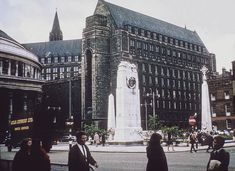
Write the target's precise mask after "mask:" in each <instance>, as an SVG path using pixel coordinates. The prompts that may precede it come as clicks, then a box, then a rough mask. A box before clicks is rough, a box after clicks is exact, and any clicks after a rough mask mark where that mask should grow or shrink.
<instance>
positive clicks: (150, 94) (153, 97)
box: [147, 88, 159, 117]
mask: <svg viewBox="0 0 235 171" xmlns="http://www.w3.org/2000/svg"><path fill="white" fill-rule="evenodd" d="M149 96H152V102H151V103H150V105H151V106H152V107H153V117H156V108H155V97H157V98H158V97H159V94H158V92H157V93H156V95H155V92H154V91H153V90H152V88H150V93H147V97H149Z"/></svg>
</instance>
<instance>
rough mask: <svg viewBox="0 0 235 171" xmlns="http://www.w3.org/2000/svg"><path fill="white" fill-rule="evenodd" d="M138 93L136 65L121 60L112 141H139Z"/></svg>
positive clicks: (140, 139) (140, 129)
mask: <svg viewBox="0 0 235 171" xmlns="http://www.w3.org/2000/svg"><path fill="white" fill-rule="evenodd" d="M141 131H142V128H141V119H140V93H139V80H138V73H137V68H136V65H134V64H131V63H129V62H126V61H122V62H121V63H120V64H119V66H118V72H117V89H116V127H115V134H114V142H117V143H128V142H141V141H142V138H141V136H140V132H141Z"/></svg>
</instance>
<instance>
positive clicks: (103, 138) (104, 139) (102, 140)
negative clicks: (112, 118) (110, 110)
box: [101, 133, 106, 146]
mask: <svg viewBox="0 0 235 171" xmlns="http://www.w3.org/2000/svg"><path fill="white" fill-rule="evenodd" d="M105 141H106V136H105V133H103V134H102V137H101V143H102V146H105Z"/></svg>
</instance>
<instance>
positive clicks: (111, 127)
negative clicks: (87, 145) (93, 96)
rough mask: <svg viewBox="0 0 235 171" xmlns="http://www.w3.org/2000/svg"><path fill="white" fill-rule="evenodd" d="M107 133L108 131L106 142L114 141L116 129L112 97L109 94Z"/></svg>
mask: <svg viewBox="0 0 235 171" xmlns="http://www.w3.org/2000/svg"><path fill="white" fill-rule="evenodd" d="M107 128H108V131H109V138H108V141H113V140H114V131H115V128H116V118H115V108H114V97H113V94H112V93H111V94H110V95H109V106H108V126H107Z"/></svg>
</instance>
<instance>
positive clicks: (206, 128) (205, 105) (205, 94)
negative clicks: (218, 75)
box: [201, 66, 212, 133]
mask: <svg viewBox="0 0 235 171" xmlns="http://www.w3.org/2000/svg"><path fill="white" fill-rule="evenodd" d="M207 71H208V69H207V68H206V66H203V67H202V69H201V72H202V74H203V77H202V80H203V82H202V97H201V101H202V104H201V105H202V107H201V118H202V122H201V130H202V131H203V132H207V133H209V132H211V131H212V123H211V106H210V98H209V97H210V96H209V90H208V84H207V78H206V72H207Z"/></svg>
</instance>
